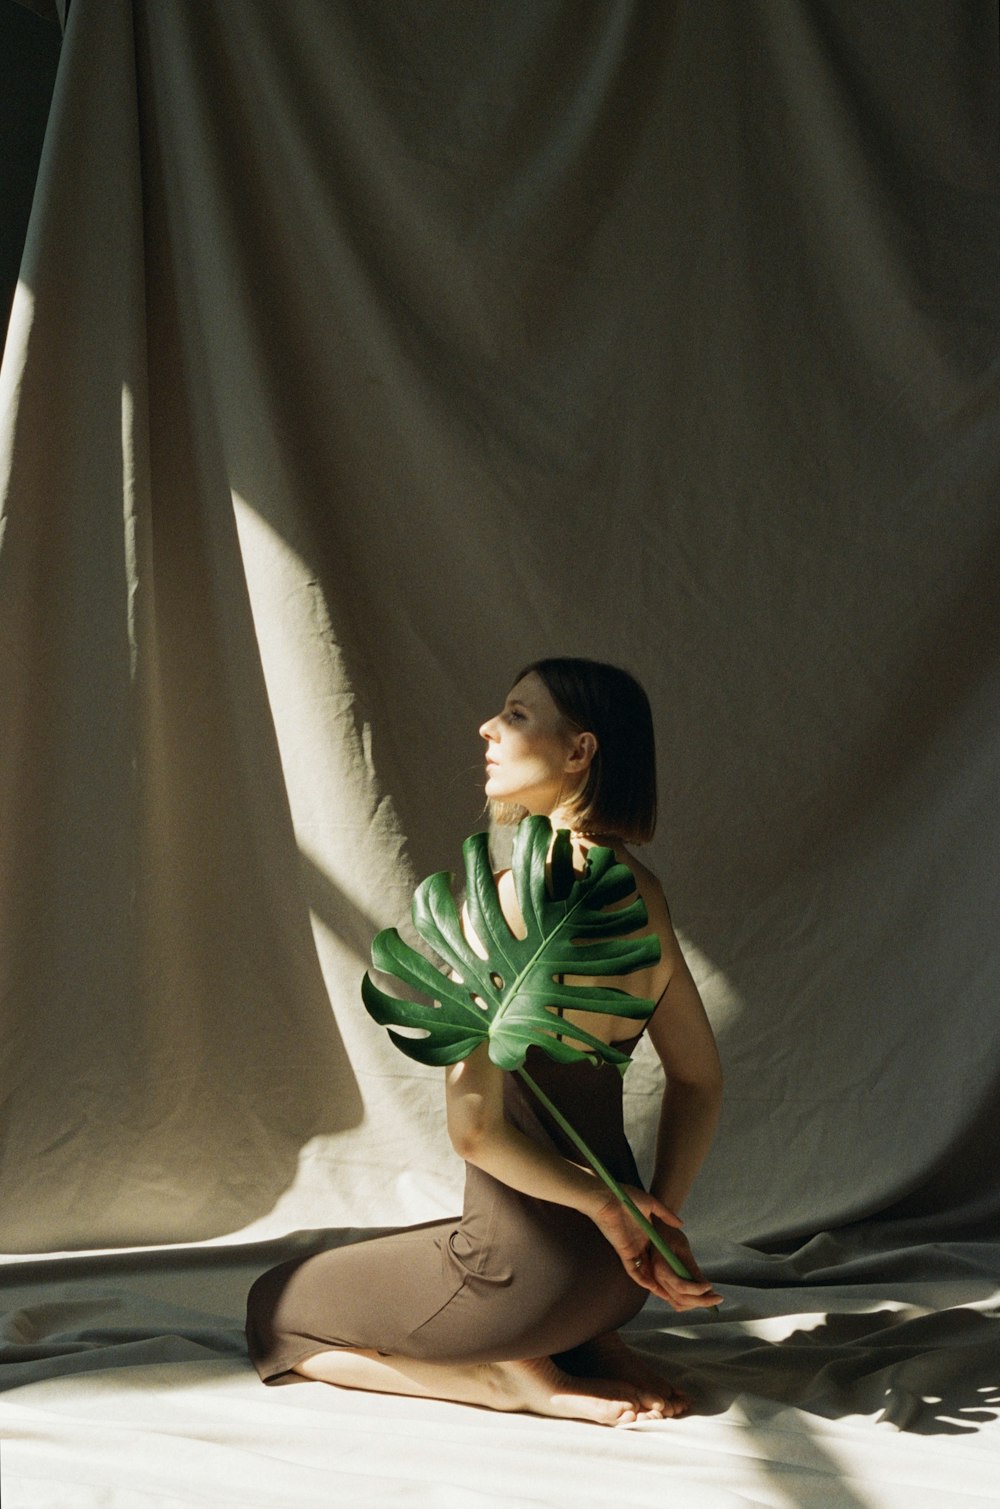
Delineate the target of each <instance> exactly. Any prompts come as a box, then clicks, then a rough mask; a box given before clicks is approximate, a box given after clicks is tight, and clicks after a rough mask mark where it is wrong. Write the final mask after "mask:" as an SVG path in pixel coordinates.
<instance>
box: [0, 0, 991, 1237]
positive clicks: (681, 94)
mask: <svg viewBox="0 0 1000 1509" xmlns="http://www.w3.org/2000/svg"><path fill="white" fill-rule="evenodd" d="M993 29H995V15H994V14H993V12H992V9H988V8H987V7H986V6H973V7H963V8H961V9H960V11H954V10H949V9H947V8H945V9H942V8H941V7H938V6H932V5H927V6H922V7H919V8H918V9H917V10H916V11H907V13H906V14H905V15H904V14H902V13H896V12H893V13H892V14H891V15H886V16H878V17H875V16H869V15H867V14H864V15H863V14H861V12H859V11H857V10H856V9H854V8H852V7H850V6H840V7H833V8H832V9H831V8H829V7H828V8H825V9H824V12H823V14H822V15H820V14H819V11H818V10H817V9H816V8H815V7H810V6H807V5H804V4H795V3H788V0H768V3H763V4H760V5H757V6H753V7H735V8H734V7H731V6H723V5H718V4H714V3H713V4H709V5H698V6H693V5H684V4H681V5H677V6H666V5H664V6H646V5H641V4H621V5H615V6H607V7H605V6H593V7H584V8H578V7H570V8H567V7H564V6H561V5H558V4H554V3H552V4H538V3H537V0H531V3H527V0H525V3H523V4H522V3H516V4H513V5H508V6H504V7H501V8H496V7H467V6H465V5H459V4H455V3H454V0H436V3H432V4H426V3H422V4H421V5H419V6H414V5H409V4H396V3H394V4H381V3H377V4H374V5H369V6H364V7H356V6H328V5H324V4H319V3H311V0H299V3H297V4H296V5H294V6H281V7H276V6H272V5H269V4H264V3H256V0H254V3H247V4H244V5H242V6H235V7H234V6H232V5H228V4H225V3H221V0H214V3H212V0H209V3H206V0H199V3H197V4H195V3H194V0H171V3H170V4H168V5H162V4H158V3H153V0H132V3H129V0H101V3H95V0H74V3H73V5H72V7H71V8H70V13H69V17H68V24H67V29H66V34H65V39H64V43H63V53H62V59H61V64H60V72H59V77H58V80H57V86H56V94H55V99H54V104H53V111H52V116H51V120H50V126H49V131H48V136H47V139H46V144H45V151H44V156H43V161H42V167H41V173H40V178H39V186H38V190H37V194H36V202H35V205H34V209H33V214H32V221H31V226H30V231H29V239H28V245H27V248H26V251H25V258H24V264H23V270H22V282H21V286H20V288H19V292H18V297H17V301H16V304H15V310H14V315H13V322H12V327H11V334H10V338H9V340H8V343H7V349H6V353H5V360H4V366H3V395H4V415H5V417H4V420H3V426H2V433H0V457H2V462H0V481H2V483H3V496H4V512H3V534H2V540H0V705H2V706H3V709H4V734H3V740H2V747H0V907H2V919H0V923H2V936H3V940H4V943H3V955H2V963H0V971H2V973H0V990H2V1000H3V1007H4V1012H5V1016H6V1020H7V1024H8V1028H7V1032H6V1034H5V1047H4V1053H5V1066H4V1072H3V1080H2V1083H3V1087H4V1089H3V1097H4V1107H5V1111H4V1114H5V1119H6V1139H5V1149H4V1161H3V1168H2V1182H0V1192H2V1203H0V1209H2V1211H3V1217H2V1226H3V1233H2V1245H3V1247H4V1248H5V1249H6V1250H8V1251H10V1252H14V1253H28V1252H33V1251H44V1250H50V1249H68V1248H92V1247H114V1246H119V1245H125V1246H135V1245H142V1244H146V1243H171V1242H191V1241H199V1240H204V1239H208V1238H227V1239H233V1238H234V1237H236V1236H237V1235H241V1234H242V1236H243V1237H244V1238H247V1239H249V1238H250V1237H253V1238H260V1237H268V1236H276V1235H280V1234H281V1233H283V1232H286V1231H288V1230H289V1229H293V1228H295V1227H296V1226H307V1227H308V1226H315V1225H337V1224H341V1225H350V1224H357V1223H358V1222H367V1223H374V1224H376V1225H379V1224H387V1223H390V1222H403V1221H408V1220H416V1219H430V1218H432V1217H434V1216H436V1215H439V1214H442V1213H445V1212H446V1211H447V1209H448V1208H449V1207H450V1206H451V1205H453V1203H454V1195H455V1191H456V1190H457V1187H458V1179H459V1176H460V1166H459V1165H458V1162H457V1160H455V1159H454V1158H453V1157H452V1155H451V1153H450V1149H449V1148H448V1147H447V1146H446V1143H445V1138H444V1134H443V1129H442V1118H441V1113H440V1093H441V1092H440V1087H439V1085H438V1083H437V1078H438V1077H437V1076H436V1075H433V1074H430V1073H426V1072H424V1071H423V1070H421V1069H420V1068H418V1067H417V1066H415V1065H413V1064H411V1063H410V1062H408V1061H406V1060H404V1059H403V1057H402V1056H401V1055H399V1054H398V1053H397V1052H396V1051H395V1050H394V1049H393V1048H392V1046H391V1044H390V1043H389V1042H388V1040H387V1039H386V1038H385V1036H384V1034H382V1033H381V1032H380V1031H379V1029H377V1028H376V1027H375V1026H374V1025H373V1024H372V1023H371V1022H370V1021H369V1019H368V1018H367V1017H366V1016H365V1014H364V1012H363V1010H362V1009H361V1007H360V1004H359V998H358V980H359V977H360V974H361V971H362V969H363V968H364V965H365V963H366V960H367V951H368V946H369V942H370V938H371V936H372V933H373V931H374V930H375V929H376V927H378V926H381V925H384V924H387V923H395V922H400V921H401V920H403V919H404V918H405V914H406V909H407V906H408V901H409V895H410V891H411V888H412V885H413V882H414V880H415V879H416V878H417V877H418V876H419V875H421V874H424V873H426V872H428V871H429V870H432V869H440V868H454V867H456V866H457V864H458V861H459V846H460V842H461V840H462V838H463V837H464V836H465V834H466V833H467V832H469V831H471V830H472V829H474V828H475V827H476V826H478V825H479V824H480V822H481V801H482V798H481V775H482V771H481V754H480V745H479V741H478V738H477V734H476V729H477V726H478V724H479V722H480V721H481V719H482V718H483V717H484V716H485V715H487V714H489V713H490V712H492V711H494V710H495V709H496V707H497V706H498V704H499V700H500V699H501V698H502V696H503V694H504V692H505V691H506V689H507V685H508V683H509V680H510V678H511V676H512V675H513V673H514V672H515V671H516V670H517V669H518V667H519V666H520V665H521V664H522V663H523V662H524V661H526V660H528V659H530V658H532V657H534V656H536V655H539V654H545V653H581V654H590V655H596V656H599V657H603V658H607V659H610V660H612V661H617V662H621V663H624V664H626V665H628V666H629V667H630V668H631V669H632V670H634V671H635V672H636V673H637V674H638V675H639V676H640V678H641V679H642V680H643V681H644V682H645V684H646V685H647V687H648V689H649V692H650V695H651V699H652V702H653V706H654V709H655V712H656V716H657V723H658V733H659V754H660V772H661V781H662V793H661V794H662V819H661V829H660V833H659V835H658V837H657V839H656V841H655V843H654V844H653V846H652V848H651V850H650V851H649V855H648V857H649V859H650V862H651V863H652V864H653V866H654V868H657V869H658V870H659V871H660V873H661V874H662V875H663V876H664V879H665V882H666V887H667V891H668V895H669V897H670V900H671V905H672V909H673V912H674V916H675V920H676V923H677V926H678V929H679V931H680V933H681V936H682V939H683V941H684V943H685V945H686V947H687V949H688V952H689V955H690V958H691V962H692V965H693V968H694V971H695V974H696V976H697V978H698V980H699V983H700V984H701V986H702V989H703V991H704V995H705V999H706V1002H707V1005H708V1008H709V1011H710V1013H711V1015H712V1018H713V1021H714V1024H715V1027H716V1031H717V1034H718V1037H719V1042H720V1047H721V1051H722V1055H723V1059H724V1064H725V1069H726V1073H727V1101H726V1110H725V1114H724V1118H723V1123H722V1127H721V1130H720V1133H719V1136H718V1139H717V1143H716V1147H715V1149H714V1151H713V1153H712V1155H711V1158H710V1161H709V1163H708V1165H707V1167H706V1169H705V1171H704V1173H703V1175H702V1177H701V1180H700V1182H699V1185H698V1188H697V1190H696V1192H695V1195H694V1196H693V1197H692V1200H691V1203H690V1206H689V1208H688V1218H689V1224H690V1225H691V1227H692V1228H693V1229H694V1230H695V1231H697V1230H699V1229H700V1230H703V1231H706V1232H718V1233H720V1234H725V1235H726V1236H728V1237H729V1238H731V1239H733V1240H744V1239H745V1240H751V1241H756V1242H758V1243H764V1244H765V1245H766V1244H768V1243H771V1244H779V1245H780V1244H781V1243H785V1244H789V1243H790V1244H791V1245H792V1246H795V1245H796V1244H799V1243H800V1242H802V1241H806V1240H808V1239H809V1238H810V1237H811V1236H812V1235H813V1234H815V1233H817V1232H820V1231H824V1230H828V1229H838V1230H839V1229H844V1230H847V1231H856V1230H859V1229H864V1227H865V1224H866V1223H867V1222H870V1221H877V1222H880V1223H882V1226H883V1228H885V1229H888V1227H890V1226H892V1227H893V1229H896V1227H897V1226H898V1229H899V1230H900V1231H901V1232H902V1233H903V1236H902V1237H901V1240H905V1241H906V1242H909V1241H910V1240H911V1237H919V1236H920V1235H921V1234H924V1235H928V1236H929V1235H931V1234H937V1235H941V1234H942V1233H944V1234H947V1235H949V1236H951V1237H954V1238H956V1239H958V1238H968V1237H977V1236H978V1237H982V1236H984V1235H986V1234H990V1235H991V1236H995V1232H996V1230H997V1226H996V1221H997V1217H998V1214H1000V1174H998V1169H1000V1158H998V1157H997V1152H998V1148H997V1133H996V1118H995V1115H994V1114H993V1107H994V1105H995V1099H996V1089H997V1076H998V1060H997V1039H996V1034H995V1032H994V1031H993V1027H992V1023H993V1018H994V1011H993V1007H994V1002H995V999H996V988H997V975H998V955H997V933H996V928H995V925H994V912H995V897H996V893H997V879H998V877H997V855H998V853H1000V846H998V844H997V842H996V839H995V834H994V833H993V829H994V828H995V826H996V820H997V806H996V795H995V793H996V789H997V787H996V774H997V772H996V765H997V756H998V727H1000V724H998V720H997V717H996V713H997V701H998V677H997V652H998V642H1000V641H998V636H997V627H998V625H997V617H998V603H1000V596H998V594H997V591H996V587H997V577H998V572H997V564H998V550H1000V540H998V534H997V517H996V468H997V462H996V458H997V455H998V447H997V438H998V435H997V431H998V418H997V415H998V410H997V405H996V367H997V282H996V277H995V271H996V260H995V259H996V247H997V238H996V202H997V201H996V182H995V154H994V153H993V150H992V145H991V143H992V141H993V131H992V127H993V125H994V124H995V113H996V91H995V88H994V87H993V86H994V83H995V50H993V49H992V48H991V45H990V42H991V37H992V36H993ZM658 1076H659V1070H658V1068H657V1067H656V1066H655V1063H654V1062H653V1061H652V1060H651V1059H650V1058H649V1057H642V1058H640V1060H639V1061H638V1062H637V1064H636V1065H635V1066H634V1067H633V1069H632V1070H631V1071H630V1076H629V1093H628V1095H627V1100H628V1104H629V1117H630V1123H631V1130H632V1135H633V1138H634V1140H635V1142H636V1144H637V1146H638V1147H639V1148H640V1149H641V1150H642V1152H643V1156H644V1157H646V1158H648V1155H649V1152H650V1148H651V1138H652V1125H653V1121H654V1111H655V1102H656V1099H657V1096H658V1093H659V1078H658ZM893 1223H895V1225H894V1224H893Z"/></svg>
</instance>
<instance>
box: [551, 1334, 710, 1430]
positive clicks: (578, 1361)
mask: <svg viewBox="0 0 1000 1509" xmlns="http://www.w3.org/2000/svg"><path fill="white" fill-rule="evenodd" d="M562 1361H563V1362H564V1363H565V1364H566V1366H567V1367H568V1368H569V1369H570V1372H571V1376H572V1375H573V1374H575V1373H576V1371H577V1369H578V1368H579V1370H580V1371H581V1372H583V1373H588V1374H589V1373H597V1374H600V1375H601V1376H603V1377H608V1378H616V1379H621V1380H622V1381H623V1382H625V1383H628V1384H631V1385H632V1387H633V1388H634V1389H637V1390H638V1392H639V1396H640V1398H641V1399H643V1400H647V1399H655V1400H658V1401H659V1402H660V1405H661V1414H662V1415H663V1416H665V1417H667V1418H671V1419H677V1418H678V1417H679V1416H681V1415H686V1414H687V1413H688V1411H689V1410H690V1408H691V1400H690V1399H689V1398H688V1396H687V1394H685V1393H684V1391H683V1390H682V1389H679V1388H675V1387H674V1385H673V1384H672V1383H671V1382H670V1381H669V1379H667V1378H665V1377H664V1376H663V1374H662V1373H661V1372H659V1371H658V1369H657V1368H655V1367H654V1366H653V1364H652V1363H650V1362H647V1361H646V1359H645V1358H644V1357H640V1355H639V1353H638V1352H633V1350H632V1348H631V1347H630V1346H628V1345H627V1344H626V1343H625V1342H624V1341H623V1340H622V1338H621V1337H620V1336H619V1334H618V1332H617V1331H609V1332H608V1333H607V1335H605V1336H597V1337H595V1338H594V1340H593V1341H588V1342H585V1343H584V1345H583V1346H580V1347H576V1348H575V1349H574V1350H573V1351H572V1352H569V1353H566V1354H565V1356H564V1357H563V1358H562Z"/></svg>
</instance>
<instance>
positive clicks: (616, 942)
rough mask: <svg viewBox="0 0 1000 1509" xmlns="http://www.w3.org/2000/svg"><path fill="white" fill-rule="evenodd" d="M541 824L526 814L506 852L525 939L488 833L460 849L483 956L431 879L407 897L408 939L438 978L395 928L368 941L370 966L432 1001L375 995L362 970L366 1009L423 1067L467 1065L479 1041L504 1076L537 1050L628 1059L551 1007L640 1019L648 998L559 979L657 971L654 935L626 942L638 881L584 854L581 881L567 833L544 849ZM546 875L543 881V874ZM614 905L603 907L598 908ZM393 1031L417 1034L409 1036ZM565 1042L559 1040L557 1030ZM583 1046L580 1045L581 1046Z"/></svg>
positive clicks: (608, 858)
mask: <svg viewBox="0 0 1000 1509" xmlns="http://www.w3.org/2000/svg"><path fill="white" fill-rule="evenodd" d="M551 842H552V829H551V827H550V826H549V822H548V819H547V818H544V817H528V818H525V820H524V821H523V822H522V823H521V824H520V826H519V828H518V833H517V839H516V841H515V845H514V858H513V865H512V873H513V877H514V885H515V888H516V891H517V899H518V902H519V904H520V908H521V915H522V916H523V918H524V922H525V927H526V929H527V931H526V933H525V936H524V937H523V938H518V937H516V936H515V935H514V933H513V932H512V931H511V929H510V927H509V925H508V923H507V920H506V918H505V917H504V914H503V910H502V908H501V905H500V898H499V895H498V893H497V885H496V881H495V879H494V877H493V871H492V869H491V867H490V859H489V852H488V849H487V836H486V834H485V833H475V834H473V836H472V837H471V838H468V839H466V841H465V844H464V845H463V850H462V852H463V855H464V857H465V875H466V909H467V913H468V919H469V923H470V924H471V927H472V930H473V932H474V933H475V936H476V937H477V938H478V939H479V940H480V942H481V943H482V945H483V947H484V949H485V950H486V954H487V957H486V958H485V959H483V958H481V957H480V956H479V955H478V954H477V953H476V952H475V950H474V949H473V948H472V947H471V946H470V944H469V941H468V939H467V938H466V936H465V933H464V931H463V928H462V919H461V917H460V915H459V911H458V907H457V906H456V903H455V899H454V896H453V895H452V889H451V886H452V876H451V875H449V874H447V873H444V872H441V873H439V874H437V875H431V876H430V877H429V878H428V879H427V880H425V881H423V882H422V884H421V885H420V886H419V887H418V888H417V892H416V894H415V896H414V898H413V922H414V926H415V927H416V929H417V932H418V933H419V934H420V936H421V937H422V938H423V939H424V941H425V942H426V943H428V944H429V945H430V946H431V948H433V949H434V951H435V952H436V953H437V954H438V955H439V956H440V958H441V959H443V960H444V962H445V966H446V969H447V971H448V972H447V973H445V972H443V971H441V970H440V969H438V968H436V967H435V966H434V965H433V964H431V963H430V961H429V960H427V959H426V958H425V957H424V956H423V955H422V954H420V953H418V952H417V951H416V950H415V949H413V948H411V947H410V946H409V944H407V943H404V942H403V940H402V938H400V936H399V934H398V933H397V932H396V929H395V928H387V929H386V930H385V931H384V932H381V933H379V935H378V937H377V938H376V939H375V942H374V944H373V945H372V961H373V963H374V964H375V967H376V968H377V969H380V970H383V971H384V972H385V973H387V974H391V975H394V976H395V977H396V978H397V979H398V980H400V981H402V982H403V984H405V985H408V986H410V987H412V988H413V989H414V990H417V991H420V992H421V993H422V994H424V995H427V996H430V997H431V999H432V1001H433V1004H427V1003H419V1002H413V1001H404V1000H399V999H398V998H397V997H395V996H392V995H388V994H387V993H386V992H385V991H383V990H381V989H380V988H379V987H378V986H377V985H376V984H375V982H374V981H373V980H372V979H371V977H370V976H369V975H366V976H365V978H364V981H363V983H362V988H361V993H362V997H363V999H364V1003H365V1006H366V1007H367V1009H368V1011H369V1012H370V1014H371V1015H372V1016H373V1017H374V1018H375V1020H376V1021H377V1022H378V1023H379V1024H380V1025H381V1026H383V1027H388V1028H389V1029H390V1032H389V1036H390V1037H391V1038H392V1040H393V1042H394V1043H395V1044H396V1046H397V1048H400V1049H401V1050H402V1051H403V1052H404V1053H406V1054H408V1055H409V1057H410V1058H415V1059H418V1060H419V1061H420V1062H421V1063H425V1064H439V1065H443V1064H454V1063H458V1061H459V1060H460V1059H464V1058H468V1056H469V1054H470V1053H471V1052H472V1051H473V1049H474V1048H476V1047H478V1045H479V1044H480V1043H483V1042H486V1043H488V1044H489V1054H490V1058H491V1059H492V1060H493V1062H494V1063H495V1064H497V1065H498V1066H499V1068H501V1069H518V1068H520V1067H521V1065H522V1064H523V1063H524V1056H525V1054H526V1052H527V1050H528V1048H529V1047H530V1046H531V1045H532V1044H535V1045H536V1046H538V1047H540V1048H543V1049H544V1050H545V1052H546V1053H548V1054H549V1055H550V1057H552V1058H554V1059H556V1060H557V1061H558V1062H559V1063H571V1062H573V1061H577V1060H580V1059H588V1058H589V1059H591V1060H592V1061H595V1062H596V1060H598V1059H603V1060H605V1061H606V1062H608V1063H614V1064H627V1063H628V1055H627V1054H624V1053H622V1052H621V1051H620V1050H619V1049H617V1048H615V1047H614V1046H613V1045H612V1044H609V1043H605V1042H603V1041H602V1040H601V1038H599V1037H595V1036H594V1034H593V1033H590V1032H587V1031H586V1030H585V1029H584V1028H582V1027H580V1026H578V1025H577V1024H576V1023H573V1024H572V1026H571V1027H568V1024H567V1023H565V1022H564V1021H562V1020H561V1019H560V1017H558V1016H557V1015H556V1014H555V1010H554V1009H553V1008H567V1007H568V1008H570V1009H572V1010H574V1011H599V1012H602V1013H605V1014H608V1013H610V1014H612V1015H615V1016H623V1017H630V1018H645V1017H648V1016H649V1015H650V1013H651V1012H652V1010H653V1006H654V1002H653V1001H649V1000H644V999H642V998H640V997H637V996H632V995H629V994H628V993H627V992H626V991H623V990H617V989H614V988H613V987H608V986H600V985H567V984H565V983H564V982H563V979H562V977H563V976H564V975H573V974H576V975H590V976H594V975H598V976H599V975H625V974H630V973H631V972H632V971H633V970H636V969H642V968H644V967H646V966H647V965H650V964H655V963H656V961H657V960H658V959H659V957H660V944H659V940H658V938H657V937H656V936H655V935H647V936H646V937H642V938H629V937H627V936H626V935H627V934H629V933H634V932H636V931H637V930H638V929H639V928H642V927H645V925H646V923H647V921H648V918H647V915H646V907H645V905H644V903H643V901H642V900H641V898H640V897H638V896H635V897H634V900H632V901H631V902H630V903H629V904H628V905H626V906H616V905H615V903H617V902H623V901H625V900H626V898H627V897H629V896H633V895H634V893H635V880H634V879H633V876H632V872H631V870H630V869H629V868H628V866H627V865H623V864H619V863H618V862H617V861H616V859H615V856H614V851H613V850H611V849H602V848H597V847H595V848H592V849H590V851H589V852H588V855H587V868H586V871H585V873H584V874H583V875H582V876H576V875H575V874H574V872H573V861H572V852H571V848H570V839H569V834H568V833H566V832H565V831H562V832H560V833H558V834H557V835H556V839H555V842H554V844H552V856H551V863H550V861H549V848H550V844H551ZM547 870H548V872H549V877H550V878H549V879H548V880H547V876H546V871H547ZM607 908H613V909H612V910H606V909H607ZM393 1027H407V1028H418V1029H422V1030H423V1031H424V1032H425V1033H426V1036H425V1037H422V1038H413V1037H407V1036H404V1035H403V1034H402V1033H400V1032H393V1031H392V1030H391V1029H392V1028H393ZM567 1033H568V1035H569V1036H570V1038H571V1039H572V1041H571V1042H567V1041H566V1034H567ZM581 1045H585V1046H581Z"/></svg>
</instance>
